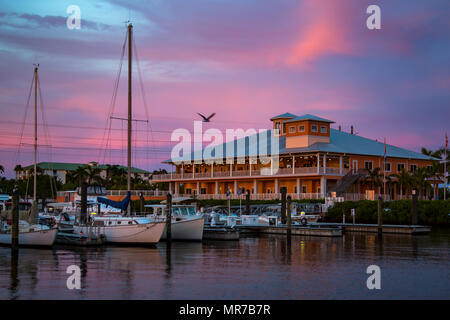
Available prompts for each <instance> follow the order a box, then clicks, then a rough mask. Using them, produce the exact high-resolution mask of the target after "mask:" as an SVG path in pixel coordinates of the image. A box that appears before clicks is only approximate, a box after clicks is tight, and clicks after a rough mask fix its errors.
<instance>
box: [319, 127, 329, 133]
mask: <svg viewBox="0 0 450 320" xmlns="http://www.w3.org/2000/svg"><path fill="white" fill-rule="evenodd" d="M327 131H328V130H327V127H326V126H321V127H320V133H327Z"/></svg>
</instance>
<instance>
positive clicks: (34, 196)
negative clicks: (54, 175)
mask: <svg viewBox="0 0 450 320" xmlns="http://www.w3.org/2000/svg"><path fill="white" fill-rule="evenodd" d="M38 67H39V65H34V184H33V202H36V180H37V179H36V176H37V81H38V80H37V77H38Z"/></svg>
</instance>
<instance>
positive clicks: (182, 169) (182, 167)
mask: <svg viewBox="0 0 450 320" xmlns="http://www.w3.org/2000/svg"><path fill="white" fill-rule="evenodd" d="M183 177H184V162H182V163H181V178H183Z"/></svg>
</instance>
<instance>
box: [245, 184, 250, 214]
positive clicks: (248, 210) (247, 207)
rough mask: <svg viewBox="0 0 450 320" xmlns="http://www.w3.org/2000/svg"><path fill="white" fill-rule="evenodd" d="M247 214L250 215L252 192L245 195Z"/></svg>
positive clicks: (248, 191)
mask: <svg viewBox="0 0 450 320" xmlns="http://www.w3.org/2000/svg"><path fill="white" fill-rule="evenodd" d="M245 214H247V215H250V190H248V189H247V193H246V194H245Z"/></svg>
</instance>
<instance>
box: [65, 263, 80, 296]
mask: <svg viewBox="0 0 450 320" xmlns="http://www.w3.org/2000/svg"><path fill="white" fill-rule="evenodd" d="M66 273H67V274H70V276H69V277H68V278H67V281H66V285H67V289H69V290H74V289H77V290H80V289H81V269H80V267H79V266H77V265H74V264H73V265H70V266H68V267H67V269H66Z"/></svg>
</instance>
